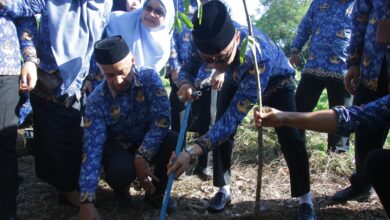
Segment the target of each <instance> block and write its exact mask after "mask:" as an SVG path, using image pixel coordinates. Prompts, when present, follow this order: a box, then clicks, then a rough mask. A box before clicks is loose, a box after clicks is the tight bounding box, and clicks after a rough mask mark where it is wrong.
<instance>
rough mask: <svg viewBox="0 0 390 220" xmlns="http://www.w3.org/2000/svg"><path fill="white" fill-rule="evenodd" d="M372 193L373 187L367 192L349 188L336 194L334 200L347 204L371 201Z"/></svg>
mask: <svg viewBox="0 0 390 220" xmlns="http://www.w3.org/2000/svg"><path fill="white" fill-rule="evenodd" d="M372 193H373V192H372V188H371V187H370V188H368V189H366V190H357V189H356V188H355V187H353V186H349V187H347V188H345V189H342V190H340V191H338V192H336V193H335V194H334V195H333V197H332V200H333V202H335V203H345V202H347V201H350V200H355V201H358V202H364V201H367V200H369V199H370V196H371V194H372Z"/></svg>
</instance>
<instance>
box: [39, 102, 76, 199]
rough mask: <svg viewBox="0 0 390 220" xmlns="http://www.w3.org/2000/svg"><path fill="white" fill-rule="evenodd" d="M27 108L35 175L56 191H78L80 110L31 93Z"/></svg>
mask: <svg viewBox="0 0 390 220" xmlns="http://www.w3.org/2000/svg"><path fill="white" fill-rule="evenodd" d="M31 105H32V108H33V112H34V114H33V126H34V139H33V142H32V144H33V149H34V156H35V171H36V174H37V176H38V177H39V178H40V179H42V180H44V181H45V182H48V183H49V184H51V185H53V186H55V187H56V188H57V189H58V190H60V191H63V192H67V191H72V190H78V188H79V187H78V186H79V184H78V180H79V175H80V165H81V152H82V137H83V129H82V127H80V122H81V114H80V111H79V110H77V109H74V108H66V107H64V106H62V105H58V104H56V103H53V102H49V101H46V100H45V99H42V98H39V97H37V96H35V95H33V94H31Z"/></svg>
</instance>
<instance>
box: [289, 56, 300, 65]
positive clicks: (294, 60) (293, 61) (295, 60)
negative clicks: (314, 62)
mask: <svg viewBox="0 0 390 220" xmlns="http://www.w3.org/2000/svg"><path fill="white" fill-rule="evenodd" d="M298 62H299V55H298V54H297V53H293V54H291V56H290V64H291V66H293V67H294V68H297V65H298Z"/></svg>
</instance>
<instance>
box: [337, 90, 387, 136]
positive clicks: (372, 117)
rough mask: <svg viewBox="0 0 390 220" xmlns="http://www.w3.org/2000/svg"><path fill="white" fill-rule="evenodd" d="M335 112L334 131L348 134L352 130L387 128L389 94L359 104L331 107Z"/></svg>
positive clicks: (362, 130) (352, 131)
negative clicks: (335, 123) (335, 125)
mask: <svg viewBox="0 0 390 220" xmlns="http://www.w3.org/2000/svg"><path fill="white" fill-rule="evenodd" d="M333 110H334V111H335V112H336V113H337V118H338V126H337V131H336V133H338V134H341V135H345V136H348V135H349V134H351V133H354V132H364V131H370V130H373V129H378V128H387V127H389V125H390V95H387V96H384V97H382V98H380V99H378V100H375V101H373V102H370V103H367V104H365V105H361V106H351V107H349V108H345V107H342V106H338V107H335V108H333Z"/></svg>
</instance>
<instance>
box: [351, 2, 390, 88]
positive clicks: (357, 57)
mask: <svg viewBox="0 0 390 220" xmlns="http://www.w3.org/2000/svg"><path fill="white" fill-rule="evenodd" d="M386 4H387V5H386ZM384 18H390V6H389V1H384V0H357V1H356V5H355V7H354V9H353V12H352V24H353V28H352V36H351V45H350V47H349V48H348V54H349V56H348V65H349V66H358V67H359V68H360V77H361V84H362V85H363V86H364V87H366V88H368V89H370V90H372V91H375V90H377V87H378V80H379V76H380V74H381V70H382V68H384V69H386V70H387V79H389V74H390V50H389V49H388V47H389V46H388V45H387V46H386V45H377V44H376V43H375V38H376V28H377V27H376V24H377V22H378V21H379V20H382V19H384ZM383 65H386V66H383ZM388 84H389V85H390V81H389V80H388ZM389 88H390V87H389ZM389 90H390V89H389Z"/></svg>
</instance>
